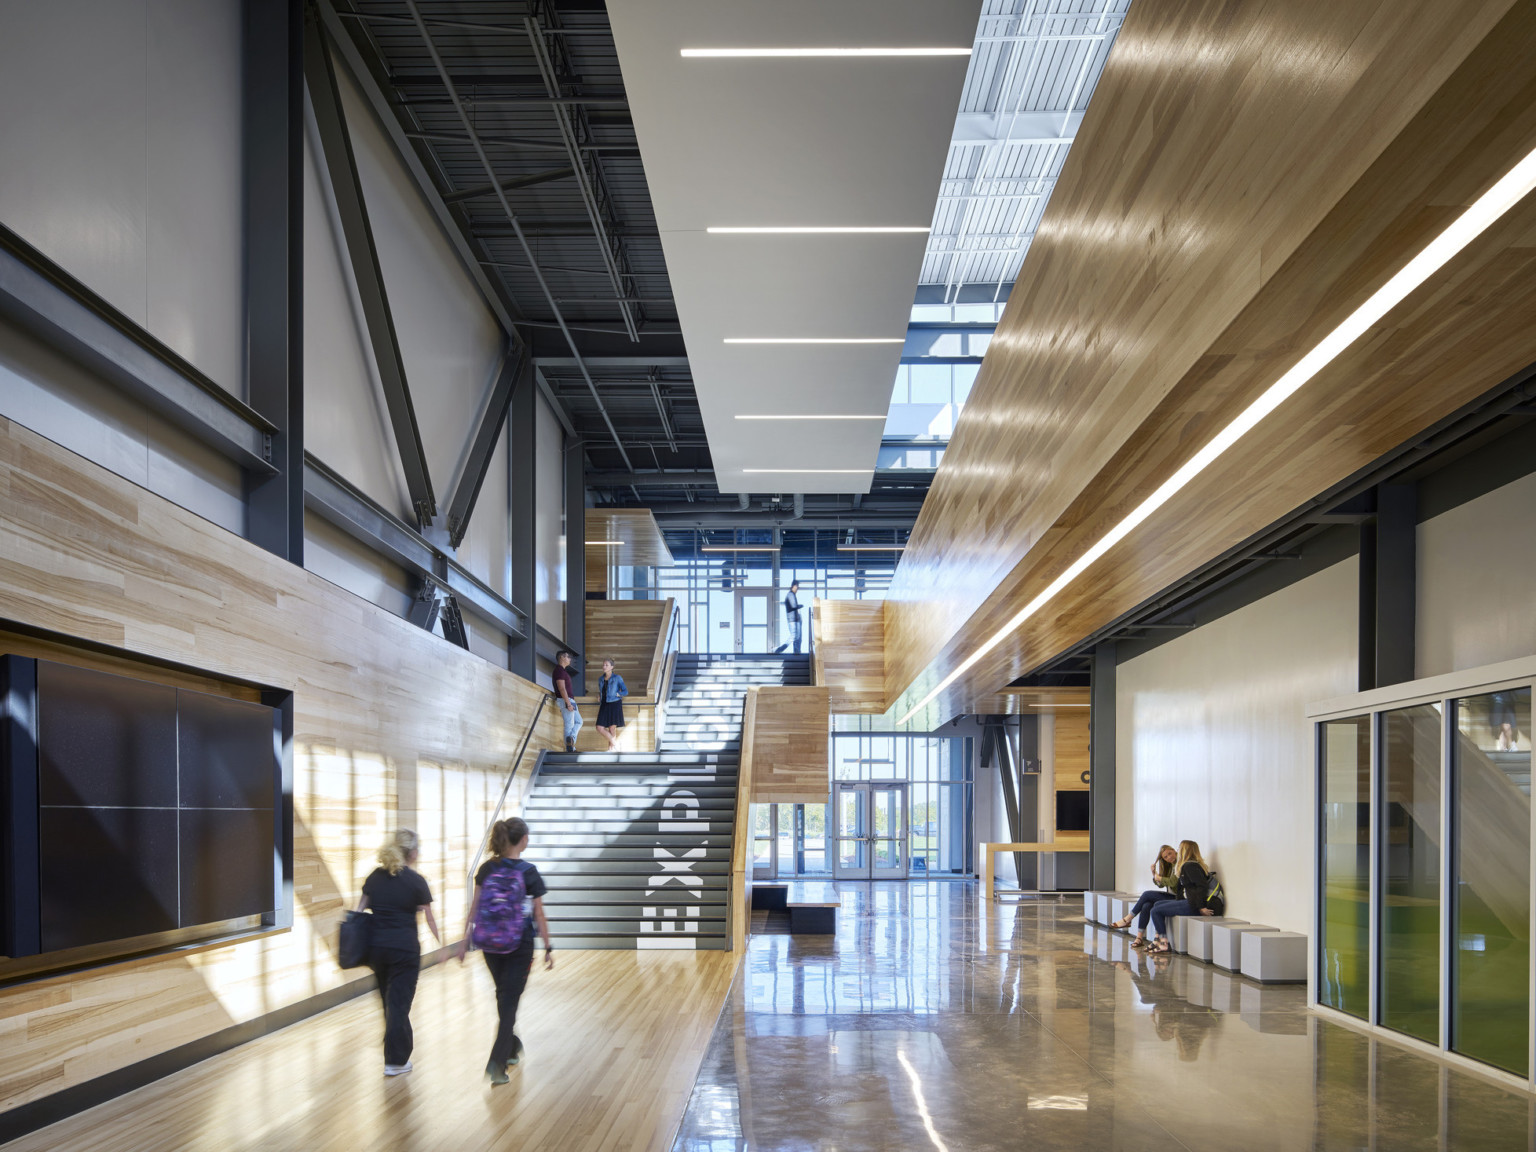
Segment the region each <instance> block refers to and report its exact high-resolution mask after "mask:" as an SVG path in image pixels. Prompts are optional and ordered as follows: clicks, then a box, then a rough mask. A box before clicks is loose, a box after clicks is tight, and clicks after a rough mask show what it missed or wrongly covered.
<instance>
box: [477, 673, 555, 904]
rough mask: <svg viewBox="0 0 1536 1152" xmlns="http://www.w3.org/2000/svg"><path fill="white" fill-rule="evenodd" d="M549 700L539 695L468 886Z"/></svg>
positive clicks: (541, 759) (488, 825) (493, 813)
mask: <svg viewBox="0 0 1536 1152" xmlns="http://www.w3.org/2000/svg"><path fill="white" fill-rule="evenodd" d="M548 702H549V697H548V696H546V695H541V696H540V697H539V706H538V707H537V708H535V709H534V710H533V720H532V721H531V722H530V723H529V725H528V731H526V732H524V733H523V743H522V746H521V747H519V748H518V750H517V755H516V756H514V757H513V758H512V767H511V769H510V770H508V772H507V782H506V783H505V784H503V785H502V786H501V798H500V799H499V800H497V801H496V809H495V811H493V812H492V813H491V822H490V823H489V824H487V825H486V826H485V835H484V836H482V837H481V838H480V848H479V850H478V851H477V852H476V853H475V855H474V858H473V859H472V860H471V861H470V865H469V874H468V875H467V876H465V877H464V883H465V885H466V886H467V885H470V884H473V883H474V880H475V869H476V868H478V867H479V864H480V857H482V856H484V855H485V848H486V845H487V844H489V843H490V842H491V829H492V828H494V827H496V821H497V820H499V819H500V818H501V810H502V808H503V807H504V806H505V805H506V802H507V793H508V792H510V791H511V790H512V781H513V780H514V779H515V778H516V777H517V769H518V766H519V765H521V764H522V762H523V755H524V753H526V752H527V751H528V741H530V740H532V739H533V733H534V731H535V729H537V728H538V726H539V717H541V716H542V715H544V705H545V704H547V703H548ZM543 751H544V750H543V749H540V750H539V763H541V764H542V763H543ZM534 771H535V772H537V771H538V765H537V764H536V765H535V766H534Z"/></svg>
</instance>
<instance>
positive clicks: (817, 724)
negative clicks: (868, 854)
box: [741, 686, 832, 804]
mask: <svg viewBox="0 0 1536 1152" xmlns="http://www.w3.org/2000/svg"><path fill="white" fill-rule="evenodd" d="M831 726H832V711H831V697H830V692H829V690H828V689H827V688H825V687H820V686H812V687H759V688H749V689H748V690H747V703H746V711H745V714H744V717H743V726H742V741H741V744H742V749H743V751H744V753H746V752H747V750H750V756H751V759H752V803H754V804H825V803H826V802H827V790H828V787H829V780H830V769H829V767H828V763H829V762H828V759H827V756H828V753H827V733H828V731H829V730H830V729H831Z"/></svg>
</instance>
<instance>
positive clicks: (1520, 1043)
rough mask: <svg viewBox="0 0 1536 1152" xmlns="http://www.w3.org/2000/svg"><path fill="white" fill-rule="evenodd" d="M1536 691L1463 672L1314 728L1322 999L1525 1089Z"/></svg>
mask: <svg viewBox="0 0 1536 1152" xmlns="http://www.w3.org/2000/svg"><path fill="white" fill-rule="evenodd" d="M1509 667H1511V666H1504V668H1501V669H1500V670H1501V671H1503V670H1504V669H1506V668H1509ZM1533 678H1536V677H1533ZM1457 679H1464V680H1465V681H1466V682H1467V683H1468V685H1469V687H1468V688H1467V689H1465V690H1461V689H1457V688H1455V687H1454V686H1453V685H1454V682H1455V681H1456V680H1457ZM1431 688H1438V689H1440V690H1439V691H1438V692H1434V693H1433V698H1426V696H1428V695H1430V693H1427V692H1426V691H1425V689H1431ZM1531 690H1532V684H1531V680H1530V679H1527V680H1525V682H1523V683H1506V684H1498V683H1494V684H1488V683H1487V681H1486V680H1484V681H1482V682H1479V680H1478V677H1477V675H1476V673H1465V674H1460V676H1458V677H1441V678H1438V679H1437V680H1435V681H1420V682H1418V683H1416V684H1403V685H1398V686H1397V688H1396V689H1395V690H1386V689H1383V690H1377V691H1374V692H1369V693H1362V694H1361V695H1360V696H1359V697H1355V698H1351V699H1353V700H1358V701H1359V708H1358V711H1355V710H1350V711H1351V712H1353V714H1349V713H1343V714H1341V710H1339V709H1336V708H1334V707H1333V706H1332V705H1330V712H1331V714H1325V715H1322V716H1316V715H1315V716H1314V719H1315V720H1316V721H1317V726H1316V727H1317V820H1318V824H1317V892H1316V937H1315V941H1316V943H1315V948H1316V957H1315V958H1316V968H1315V979H1314V981H1313V998H1314V1000H1315V1002H1316V1003H1317V1004H1318V1005H1319V1006H1321V1007H1324V1008H1331V1009H1334V1010H1337V1011H1339V1012H1344V1013H1348V1014H1349V1015H1351V1016H1354V1017H1357V1018H1359V1019H1361V1020H1364V1021H1367V1022H1368V1023H1370V1024H1372V1025H1374V1026H1376V1027H1379V1028H1383V1029H1387V1030H1390V1031H1392V1032H1395V1033H1398V1034H1400V1035H1402V1036H1404V1037H1407V1038H1410V1039H1411V1040H1414V1041H1418V1042H1422V1043H1426V1044H1430V1045H1433V1046H1435V1047H1436V1048H1438V1049H1440V1050H1442V1051H1445V1052H1449V1053H1453V1054H1455V1055H1456V1056H1461V1057H1466V1058H1468V1059H1472V1060H1476V1061H1479V1062H1480V1063H1483V1064H1486V1065H1491V1066H1493V1067H1494V1068H1497V1069H1500V1070H1502V1071H1504V1072H1508V1073H1512V1074H1513V1075H1516V1076H1519V1077H1521V1078H1522V1079H1525V1080H1526V1081H1527V1083H1532V1081H1531V1077H1532V1073H1533V1068H1532V1057H1531V1053H1532V1043H1533V1039H1532V1038H1533V1034H1536V1028H1533V1019H1532V1005H1533V1000H1532V986H1533V983H1532V982H1533V973H1532V969H1531V948H1530V930H1531V921H1532V908H1531V896H1532V865H1533V859H1532V853H1531V840H1532V824H1531V821H1532V812H1531ZM1394 693H1396V694H1397V695H1398V698H1397V699H1392V696H1393V695H1394ZM1338 703H1344V702H1338Z"/></svg>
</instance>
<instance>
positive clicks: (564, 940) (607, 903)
mask: <svg viewBox="0 0 1536 1152" xmlns="http://www.w3.org/2000/svg"><path fill="white" fill-rule="evenodd" d="M523 817H524V819H526V820H527V821H528V823H529V825H530V826H531V832H532V834H531V836H530V847H529V850H528V858H529V859H530V860H532V861H533V862H534V863H535V864H537V865H538V867H539V871H540V872H541V873H543V875H544V878H545V879H546V880H547V881H548V883H549V894H548V895H547V896H545V897H544V912H545V915H546V916H548V918H549V931H550V934H551V935H552V936H553V937H554V938H555V939H556V940H557V941H558V942H559V944H560V946H561V947H564V948H717V949H718V948H724V947H726V944H727V941H726V933H727V930H728V928H729V911H730V909H729V901H730V891H729V888H730V882H731V839H732V833H733V832H734V829H735V820H736V757H735V756H734V755H689V754H686V753H664V754H656V755H652V754H647V753H621V754H619V755H616V756H614V755H606V754H605V755H595V754H592V753H586V752H581V753H565V752H560V753H556V752H546V753H545V754H544V758H543V762H542V764H541V766H540V768H539V771H538V776H537V778H536V779H535V780H534V783H533V791H532V792H531V794H530V795H529V797H528V799H527V800H526V801H525V802H524V803H523Z"/></svg>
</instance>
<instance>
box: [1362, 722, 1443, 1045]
mask: <svg viewBox="0 0 1536 1152" xmlns="http://www.w3.org/2000/svg"><path fill="white" fill-rule="evenodd" d="M1440 731H1441V728H1440V705H1439V704H1416V705H1414V706H1413V707H1411V708H1398V709H1395V710H1393V711H1391V712H1384V713H1382V717H1381V737H1382V745H1381V773H1382V792H1383V796H1382V827H1381V831H1380V834H1379V838H1378V842H1379V843H1380V845H1381V858H1380V864H1379V867H1380V868H1381V879H1382V895H1383V899H1382V904H1381V926H1380V936H1379V946H1380V948H1381V1022H1382V1023H1383V1024H1385V1025H1386V1026H1387V1027H1388V1028H1395V1029H1397V1030H1398V1031H1399V1032H1406V1033H1407V1034H1408V1035H1410V1036H1417V1037H1418V1038H1419V1039H1420V1040H1425V1041H1428V1042H1429V1043H1430V1044H1438V1043H1439V1042H1440Z"/></svg>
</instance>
